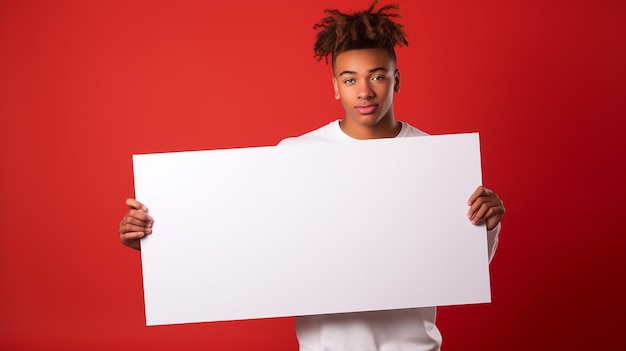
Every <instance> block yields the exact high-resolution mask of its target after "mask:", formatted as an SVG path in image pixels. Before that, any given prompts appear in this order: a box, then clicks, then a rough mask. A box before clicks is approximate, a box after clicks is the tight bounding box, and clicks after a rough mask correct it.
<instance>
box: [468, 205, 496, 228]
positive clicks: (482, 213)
mask: <svg viewBox="0 0 626 351" xmlns="http://www.w3.org/2000/svg"><path fill="white" fill-rule="evenodd" d="M493 214H494V207H491V206H489V204H487V203H485V204H483V205H482V206H480V208H479V209H478V210H477V211H476V214H475V215H474V217H473V218H472V223H474V224H478V223H480V221H482V220H483V219H485V218H489V217H490V216H492V215H493Z"/></svg>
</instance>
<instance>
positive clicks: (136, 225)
mask: <svg viewBox="0 0 626 351" xmlns="http://www.w3.org/2000/svg"><path fill="white" fill-rule="evenodd" d="M126 206H128V212H127V213H126V215H125V216H124V218H123V219H122V222H120V241H121V242H122V244H124V245H126V246H128V247H132V248H133V249H136V250H141V244H140V240H141V238H143V237H145V236H146V235H148V234H150V233H152V223H154V220H153V219H152V217H150V216H148V209H147V208H146V206H144V205H143V204H142V203H141V202H139V201H137V200H135V199H126Z"/></svg>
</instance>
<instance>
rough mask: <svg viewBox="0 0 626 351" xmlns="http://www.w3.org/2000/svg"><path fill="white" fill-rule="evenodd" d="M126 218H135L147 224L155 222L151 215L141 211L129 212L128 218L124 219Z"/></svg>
mask: <svg viewBox="0 0 626 351" xmlns="http://www.w3.org/2000/svg"><path fill="white" fill-rule="evenodd" d="M124 218H125V219H126V218H129V219H130V218H133V219H136V220H139V221H142V222H145V223H152V222H154V220H153V219H152V217H150V215H148V214H147V213H145V212H143V211H141V210H129V211H128V213H127V214H126V216H125V217H124Z"/></svg>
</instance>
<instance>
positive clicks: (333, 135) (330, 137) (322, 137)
mask: <svg viewBox="0 0 626 351" xmlns="http://www.w3.org/2000/svg"><path fill="white" fill-rule="evenodd" d="M345 138H349V137H348V136H347V135H345V134H344V133H343V132H342V131H341V128H340V127H339V120H334V121H332V122H330V123H328V124H326V125H324V126H322V127H320V128H317V129H315V130H312V131H310V132H308V133H305V134H302V135H300V136H296V137H289V138H285V139H283V140H281V141H280V142H279V143H278V145H293V144H305V143H318V142H325V141H342V140H343V139H345Z"/></svg>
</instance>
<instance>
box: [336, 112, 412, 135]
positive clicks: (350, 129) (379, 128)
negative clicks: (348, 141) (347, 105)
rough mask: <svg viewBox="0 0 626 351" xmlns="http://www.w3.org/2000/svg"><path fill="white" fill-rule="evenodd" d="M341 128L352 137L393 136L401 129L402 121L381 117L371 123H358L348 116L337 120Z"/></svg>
mask: <svg viewBox="0 0 626 351" xmlns="http://www.w3.org/2000/svg"><path fill="white" fill-rule="evenodd" d="M339 126H340V127H341V130H342V131H343V132H344V133H346V134H347V135H348V136H350V137H352V138H354V139H360V140H365V139H381V138H395V137H396V136H397V135H398V134H399V133H400V130H401V129H402V123H400V122H398V121H396V120H395V119H394V118H393V117H388V118H383V119H381V120H380V121H378V123H376V124H373V125H364V124H360V123H358V122H357V121H355V120H353V119H352V118H350V117H346V118H344V119H343V120H341V121H340V122H339Z"/></svg>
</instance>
